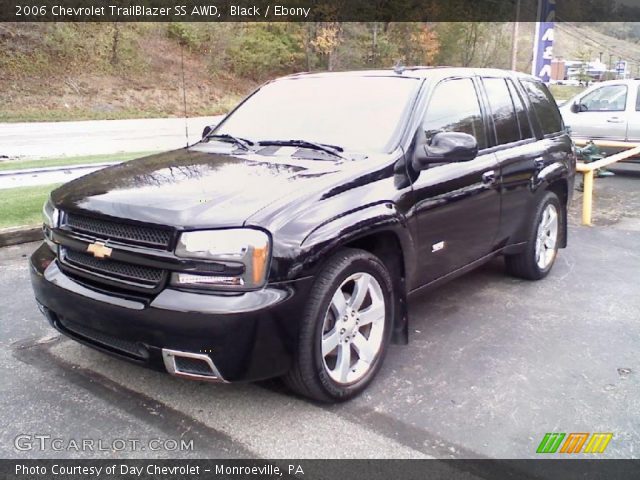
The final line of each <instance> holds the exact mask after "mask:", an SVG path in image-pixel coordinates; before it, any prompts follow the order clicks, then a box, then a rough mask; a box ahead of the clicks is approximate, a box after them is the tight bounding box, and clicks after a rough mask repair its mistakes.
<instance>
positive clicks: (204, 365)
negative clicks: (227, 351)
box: [162, 348, 226, 383]
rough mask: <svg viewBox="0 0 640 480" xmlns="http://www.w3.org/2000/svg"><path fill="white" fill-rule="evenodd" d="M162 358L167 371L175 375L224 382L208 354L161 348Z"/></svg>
mask: <svg viewBox="0 0 640 480" xmlns="http://www.w3.org/2000/svg"><path fill="white" fill-rule="evenodd" d="M162 359H163V360H164V366H165V368H166V369H167V372H169V373H170V374H171V375H174V376H176V377H182V378H188V379H190V380H200V381H205V382H223V383H226V380H225V379H224V378H223V377H222V375H220V372H219V371H218V369H217V368H216V366H215V365H214V364H213V360H211V357H209V355H204V354H201V353H191V352H181V351H179V350H169V349H168V348H163V349H162Z"/></svg>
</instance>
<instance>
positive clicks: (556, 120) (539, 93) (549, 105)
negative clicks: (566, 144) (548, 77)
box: [521, 80, 563, 135]
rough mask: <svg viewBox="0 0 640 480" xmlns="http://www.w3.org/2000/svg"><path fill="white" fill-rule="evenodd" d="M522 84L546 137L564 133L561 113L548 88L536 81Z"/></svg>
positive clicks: (526, 81)
mask: <svg viewBox="0 0 640 480" xmlns="http://www.w3.org/2000/svg"><path fill="white" fill-rule="evenodd" d="M521 83H522V86H523V87H524V89H525V91H526V92H527V95H528V96H529V100H530V101H531V105H532V107H533V111H534V113H535V114H536V117H537V118H538V123H539V124H540V127H541V128H542V132H543V133H544V134H545V135H546V134H549V133H556V132H560V131H562V129H563V125H562V117H561V116H560V111H559V110H558V106H557V104H556V101H555V100H554V99H553V97H552V96H551V93H550V92H549V90H548V89H547V87H545V86H544V84H543V83H542V82H537V81H535V80H523V81H522V82H521Z"/></svg>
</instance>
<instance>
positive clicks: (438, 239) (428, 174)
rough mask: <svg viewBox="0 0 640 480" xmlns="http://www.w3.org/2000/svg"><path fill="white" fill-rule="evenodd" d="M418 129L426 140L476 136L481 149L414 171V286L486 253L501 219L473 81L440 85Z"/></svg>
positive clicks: (492, 163)
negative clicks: (451, 133) (463, 157)
mask: <svg viewBox="0 0 640 480" xmlns="http://www.w3.org/2000/svg"><path fill="white" fill-rule="evenodd" d="M420 128H422V129H424V132H425V135H426V137H427V141H429V140H430V138H431V137H432V136H433V135H434V134H435V133H437V132H442V131H454V132H464V133H468V134H470V135H473V136H474V137H476V140H477V141H478V147H479V150H480V153H479V154H478V156H477V157H476V158H475V159H474V160H471V161H468V162H456V163H448V164H437V165H433V166H431V167H430V168H428V169H427V170H423V171H421V172H419V174H418V176H417V179H416V180H415V182H414V184H413V190H414V195H415V211H414V215H415V219H416V220H415V221H416V222H417V232H418V242H419V248H418V254H419V255H418V259H419V260H418V261H419V265H418V267H419V273H418V284H419V285H424V284H426V283H428V282H430V281H432V280H435V279H437V278H439V277H442V276H444V275H446V274H448V273H450V272H453V271H455V270H456V269H458V268H460V267H463V266H465V265H467V264H469V263H471V262H473V261H474V260H477V259H479V258H481V257H482V256H484V255H486V254H488V253H489V252H490V251H491V249H492V246H493V241H494V238H495V236H496V233H497V231H498V226H499V220H500V196H499V193H498V190H497V180H498V176H499V171H498V166H497V162H496V157H495V155H494V154H493V153H485V152H486V147H487V135H486V131H485V124H484V121H483V115H482V110H481V107H480V102H479V101H478V94H477V90H476V84H475V82H474V80H472V79H471V78H455V79H447V80H444V81H442V82H440V83H439V84H438V85H437V86H436V87H435V90H434V91H433V94H432V95H431V99H430V101H429V104H428V106H427V110H426V115H425V117H424V120H423V123H422V125H421V127H420ZM483 150H485V152H483Z"/></svg>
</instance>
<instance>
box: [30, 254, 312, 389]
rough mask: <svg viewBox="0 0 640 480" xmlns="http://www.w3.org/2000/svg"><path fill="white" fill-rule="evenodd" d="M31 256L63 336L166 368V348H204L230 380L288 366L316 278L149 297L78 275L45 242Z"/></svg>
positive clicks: (44, 301) (35, 281)
mask: <svg viewBox="0 0 640 480" xmlns="http://www.w3.org/2000/svg"><path fill="white" fill-rule="evenodd" d="M30 263H31V283H32V286H33V290H34V292H35V296H36V300H37V301H38V303H39V304H40V306H41V308H42V310H43V312H44V313H45V315H46V316H47V318H48V319H49V322H50V323H51V324H52V325H53V326H54V327H55V328H56V329H58V330H59V331H61V332H62V333H64V334H65V335H67V336H69V337H72V338H73V339H75V340H77V341H79V342H81V343H84V344H86V345H89V346H91V347H94V348H96V349H99V350H102V351H104V352H107V353H110V354H112V355H116V356H118V357H120V358H124V359H127V360H130V361H133V362H135V363H138V364H141V365H145V366H148V367H151V368H154V369H156V370H161V371H167V369H168V367H166V365H167V363H166V356H167V355H166V352H167V351H178V352H188V353H192V354H194V355H197V356H201V355H204V356H206V357H208V358H210V359H211V360H212V363H213V365H215V368H216V369H217V371H218V373H219V375H220V380H224V381H254V380H260V379H265V378H271V377H275V376H279V375H282V374H284V373H286V372H287V370H288V369H289V367H290V365H291V361H292V356H293V352H294V349H295V346H296V344H297V338H298V326H299V316H300V315H301V312H302V311H303V308H304V304H305V299H306V298H308V293H309V291H310V289H311V283H312V279H311V278H305V279H300V280H297V281H292V282H284V283H279V284H270V285H267V286H266V287H265V288H263V289H261V290H257V291H252V292H243V293H215V294H213V293H192V292H185V291H179V290H174V289H170V288H166V289H164V290H162V291H161V292H160V293H159V294H158V295H156V296H155V297H154V298H153V299H150V300H147V301H145V300H144V299H135V298H133V299H132V298H125V297H121V296H116V295H114V294H111V293H109V292H102V291H97V290H95V289H92V288H89V287H88V286H85V285H83V284H81V283H79V282H77V281H75V280H74V279H72V278H70V277H69V276H67V275H65V274H64V273H63V272H62V271H61V270H60V269H59V268H58V265H57V261H56V259H55V255H54V253H53V252H52V251H51V249H50V248H49V247H48V246H47V245H46V244H43V245H42V246H40V248H38V249H37V250H36V251H35V252H34V253H33V255H32V256H31V262H30ZM163 349H164V350H165V355H164V358H163ZM172 373H175V372H172Z"/></svg>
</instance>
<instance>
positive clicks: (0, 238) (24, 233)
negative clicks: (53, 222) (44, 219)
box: [0, 225, 42, 248]
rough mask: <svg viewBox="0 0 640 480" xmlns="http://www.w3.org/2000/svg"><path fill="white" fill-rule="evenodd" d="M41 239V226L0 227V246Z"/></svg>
mask: <svg viewBox="0 0 640 480" xmlns="http://www.w3.org/2000/svg"><path fill="white" fill-rule="evenodd" d="M38 240H42V226H41V225H35V226H26V225H22V226H20V227H9V228H2V229H0V248H2V247H7V246H9V245H18V244H20V243H28V242H37V241H38Z"/></svg>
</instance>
